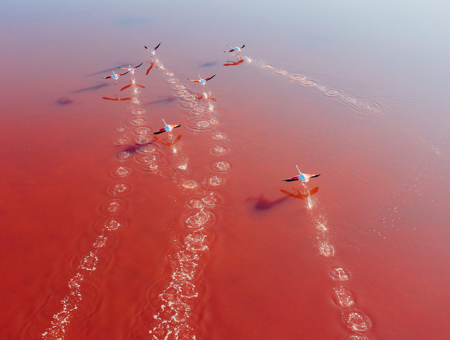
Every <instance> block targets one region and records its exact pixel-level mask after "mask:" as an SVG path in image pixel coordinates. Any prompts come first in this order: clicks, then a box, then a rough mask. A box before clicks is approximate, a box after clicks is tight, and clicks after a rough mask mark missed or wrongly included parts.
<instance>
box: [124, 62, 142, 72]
mask: <svg viewBox="0 0 450 340" xmlns="http://www.w3.org/2000/svg"><path fill="white" fill-rule="evenodd" d="M143 63H144V62H142V63H140V64H139V65H138V66H135V67H133V70H135V69H137V68H138V67H139V66H141V65H142V64H143ZM124 70H127V69H126V68H124Z"/></svg>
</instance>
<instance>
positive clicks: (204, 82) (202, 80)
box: [188, 75, 216, 86]
mask: <svg viewBox="0 0 450 340" xmlns="http://www.w3.org/2000/svg"><path fill="white" fill-rule="evenodd" d="M215 76H216V75H213V76H211V77H209V78H205V79H202V77H200V75H198V77H199V78H200V79H189V78H188V80H190V81H193V82H196V83H200V84H202V85H203V86H205V85H206V82H207V81H208V80H211V79H213V78H214V77H215Z"/></svg>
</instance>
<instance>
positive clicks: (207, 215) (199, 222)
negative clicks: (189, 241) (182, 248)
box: [185, 210, 216, 229]
mask: <svg viewBox="0 0 450 340" xmlns="http://www.w3.org/2000/svg"><path fill="white" fill-rule="evenodd" d="M215 220H216V217H215V215H214V214H213V213H212V212H211V211H209V210H200V211H193V212H191V213H190V214H188V215H187V216H186V218H185V222H186V226H187V227H188V228H191V229H198V228H203V227H207V226H210V225H212V224H214V222H215Z"/></svg>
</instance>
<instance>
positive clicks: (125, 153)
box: [117, 151, 133, 161]
mask: <svg viewBox="0 0 450 340" xmlns="http://www.w3.org/2000/svg"><path fill="white" fill-rule="evenodd" d="M131 157H133V154H132V153H131V152H130V151H122V152H119V153H118V154H117V158H119V159H120V160H121V161H127V160H129V159H131Z"/></svg>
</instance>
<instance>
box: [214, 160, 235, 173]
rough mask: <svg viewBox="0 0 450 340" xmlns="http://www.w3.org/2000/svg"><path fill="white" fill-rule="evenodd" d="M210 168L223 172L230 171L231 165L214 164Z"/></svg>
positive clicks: (226, 163)
mask: <svg viewBox="0 0 450 340" xmlns="http://www.w3.org/2000/svg"><path fill="white" fill-rule="evenodd" d="M211 168H212V169H213V170H214V171H219V172H225V171H228V170H230V168H231V164H230V163H228V162H215V163H213V164H212V166H211Z"/></svg>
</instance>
